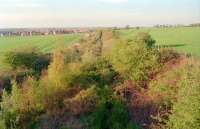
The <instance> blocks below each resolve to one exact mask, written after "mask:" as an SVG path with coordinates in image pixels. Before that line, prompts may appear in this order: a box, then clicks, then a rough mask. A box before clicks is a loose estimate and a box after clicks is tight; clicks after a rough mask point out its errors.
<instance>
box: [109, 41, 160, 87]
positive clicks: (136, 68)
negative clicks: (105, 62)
mask: <svg viewBox="0 0 200 129" xmlns="http://www.w3.org/2000/svg"><path fill="white" fill-rule="evenodd" d="M158 57H159V56H158V54H157V51H156V50H154V49H148V48H147V47H146V45H145V44H140V43H135V42H131V43H124V42H121V43H118V44H117V45H116V46H115V47H114V49H113V52H112V55H111V62H112V64H113V67H114V68H115V69H116V71H118V72H119V73H120V74H121V75H122V76H123V77H125V78H126V79H131V80H133V81H135V82H136V83H137V82H141V81H146V80H148V77H149V76H150V75H151V74H152V73H154V72H156V70H157V69H158V68H159V62H158Z"/></svg>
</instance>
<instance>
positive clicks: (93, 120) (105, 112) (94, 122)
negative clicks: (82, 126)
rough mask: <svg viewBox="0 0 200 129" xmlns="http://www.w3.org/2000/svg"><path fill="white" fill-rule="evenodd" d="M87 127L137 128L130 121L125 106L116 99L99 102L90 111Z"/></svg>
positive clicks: (94, 128)
mask: <svg viewBox="0 0 200 129" xmlns="http://www.w3.org/2000/svg"><path fill="white" fill-rule="evenodd" d="M88 126H89V129H139V126H137V125H136V124H133V123H131V122H130V120H129V117H128V111H127V109H126V107H125V106H124V105H123V104H121V103H120V102H118V101H116V100H109V101H106V102H103V103H101V104H100V105H99V106H98V107H97V109H96V110H95V111H94V112H93V113H92V115H91V116H90V119H89V123H88Z"/></svg>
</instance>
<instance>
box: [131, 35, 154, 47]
mask: <svg viewBox="0 0 200 129" xmlns="http://www.w3.org/2000/svg"><path fill="white" fill-rule="evenodd" d="M135 42H137V43H145V44H146V45H147V46H148V47H149V48H151V47H153V46H154V45H155V43H156V41H155V40H154V39H153V38H152V37H151V35H150V34H148V33H146V32H139V33H138V34H137V35H136V36H135Z"/></svg>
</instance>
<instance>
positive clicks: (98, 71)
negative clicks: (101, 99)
mask: <svg viewBox="0 0 200 129" xmlns="http://www.w3.org/2000/svg"><path fill="white" fill-rule="evenodd" d="M71 68H73V67H71ZM75 69H76V70H75ZM75 69H74V70H73V69H72V70H68V71H70V72H69V73H66V74H65V77H66V79H67V81H68V84H69V85H71V86H81V87H85V86H91V85H96V86H104V85H110V84H112V83H113V82H114V81H115V80H114V77H115V76H116V75H117V72H116V71H115V70H114V69H113V67H112V65H111V64H110V63H109V61H107V60H106V59H104V58H97V59H94V60H92V61H90V62H84V63H83V64H81V66H79V67H78V66H77V67H76V68H75Z"/></svg>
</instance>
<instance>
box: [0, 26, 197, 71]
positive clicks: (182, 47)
mask: <svg viewBox="0 0 200 129" xmlns="http://www.w3.org/2000/svg"><path fill="white" fill-rule="evenodd" d="M140 31H142V32H143V31H144V32H149V33H150V34H151V35H152V37H153V38H154V39H155V40H156V42H157V43H156V44H157V45H168V46H171V47H173V48H175V49H177V50H178V51H180V52H184V53H190V54H192V55H194V56H197V57H200V27H180V28H140V29H128V30H127V29H126V30H120V31H119V33H120V35H121V37H122V38H124V39H131V38H132V37H134V35H135V34H136V33H137V32H140ZM80 37H81V35H56V36H32V37H0V69H1V68H3V67H4V66H5V65H3V64H2V61H1V60H2V57H3V55H4V53H5V52H7V51H10V50H13V49H15V48H18V47H24V46H36V47H38V48H39V49H40V50H42V51H43V52H49V51H51V50H52V49H53V48H55V46H57V45H58V44H59V43H64V44H67V45H68V44H70V43H74V42H78V40H79V39H80Z"/></svg>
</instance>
